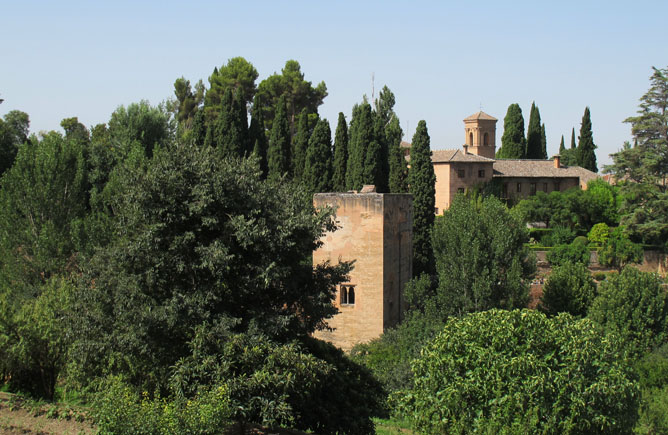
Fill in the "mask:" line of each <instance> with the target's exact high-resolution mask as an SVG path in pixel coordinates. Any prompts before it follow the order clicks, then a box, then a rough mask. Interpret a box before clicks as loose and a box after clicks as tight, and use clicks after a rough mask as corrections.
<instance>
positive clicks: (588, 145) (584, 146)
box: [577, 107, 598, 172]
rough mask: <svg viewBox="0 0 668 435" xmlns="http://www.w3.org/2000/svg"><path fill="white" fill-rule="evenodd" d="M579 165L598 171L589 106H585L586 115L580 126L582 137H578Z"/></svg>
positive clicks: (583, 116)
mask: <svg viewBox="0 0 668 435" xmlns="http://www.w3.org/2000/svg"><path fill="white" fill-rule="evenodd" d="M578 141H579V143H580V144H579V145H578V148H577V149H578V152H577V157H578V165H579V166H581V167H583V168H585V169H589V170H590V171H592V172H598V167H597V166H596V153H595V152H594V150H595V149H596V145H595V144H594V135H593V133H592V131H591V115H590V113H589V107H586V108H585V111H584V115H582V126H581V127H580V137H578Z"/></svg>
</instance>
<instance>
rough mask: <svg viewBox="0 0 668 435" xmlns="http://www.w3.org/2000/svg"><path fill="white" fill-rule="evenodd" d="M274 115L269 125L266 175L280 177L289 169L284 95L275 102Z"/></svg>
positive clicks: (287, 128) (287, 124) (288, 144)
mask: <svg viewBox="0 0 668 435" xmlns="http://www.w3.org/2000/svg"><path fill="white" fill-rule="evenodd" d="M276 106H277V107H276V109H275V110H276V116H275V117H274V121H273V123H272V126H271V135H270V136H269V149H268V150H267V176H268V177H269V178H280V177H282V176H283V174H286V173H287V172H288V171H289V169H290V124H289V123H288V116H287V113H286V107H285V97H281V98H280V99H279V100H278V103H277V104H276Z"/></svg>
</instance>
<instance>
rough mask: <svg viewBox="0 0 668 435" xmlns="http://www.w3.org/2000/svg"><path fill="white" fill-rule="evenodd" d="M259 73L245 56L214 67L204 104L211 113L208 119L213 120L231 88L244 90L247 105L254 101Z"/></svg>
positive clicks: (234, 91)
mask: <svg viewBox="0 0 668 435" xmlns="http://www.w3.org/2000/svg"><path fill="white" fill-rule="evenodd" d="M257 77H258V73H257V70H256V69H255V67H254V66H253V64H251V63H250V62H248V61H247V60H246V59H244V58H243V57H233V58H231V59H228V60H227V63H226V64H225V65H222V66H221V67H220V68H214V70H213V73H212V74H211V75H210V76H209V90H208V91H207V92H206V96H205V102H204V106H205V108H206V110H207V112H208V113H209V119H208V121H213V120H214V119H215V118H216V117H217V114H218V111H219V110H220V103H221V102H222V101H223V96H224V95H225V92H226V91H228V90H230V91H232V93H233V94H234V93H236V91H237V90H241V91H242V92H243V96H244V99H245V102H246V105H248V104H250V102H251V101H253V97H254V96H255V92H256V90H257V88H256V85H255V80H257Z"/></svg>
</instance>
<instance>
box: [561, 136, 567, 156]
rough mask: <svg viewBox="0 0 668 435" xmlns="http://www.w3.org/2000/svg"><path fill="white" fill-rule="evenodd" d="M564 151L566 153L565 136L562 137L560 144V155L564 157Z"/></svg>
mask: <svg viewBox="0 0 668 435" xmlns="http://www.w3.org/2000/svg"><path fill="white" fill-rule="evenodd" d="M564 151H566V146H565V145H564V135H563V134H562V135H561V142H559V155H560V156H563V155H564Z"/></svg>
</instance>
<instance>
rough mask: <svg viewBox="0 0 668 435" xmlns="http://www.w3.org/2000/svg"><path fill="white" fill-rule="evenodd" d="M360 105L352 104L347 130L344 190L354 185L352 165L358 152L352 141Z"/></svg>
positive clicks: (350, 188) (357, 122)
mask: <svg viewBox="0 0 668 435" xmlns="http://www.w3.org/2000/svg"><path fill="white" fill-rule="evenodd" d="M360 111H361V106H360V105H359V104H355V105H354V106H353V116H352V118H351V119H350V129H349V130H348V161H347V162H346V190H352V189H353V188H354V187H353V186H354V185H355V183H354V180H353V172H354V169H353V167H354V166H355V164H356V162H355V158H356V157H357V156H358V152H357V150H356V149H355V145H356V142H354V141H353V138H354V137H355V131H356V130H357V125H358V124H359V118H360Z"/></svg>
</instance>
